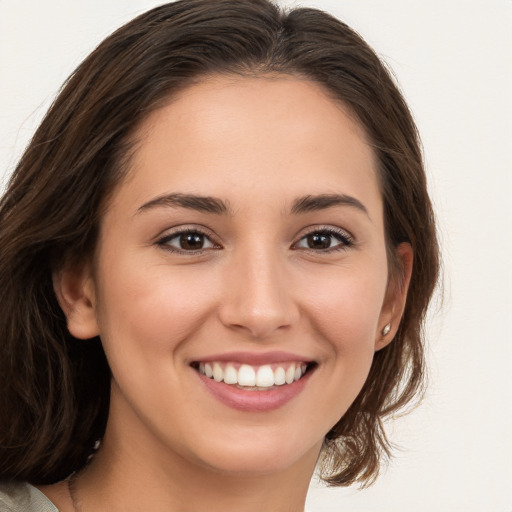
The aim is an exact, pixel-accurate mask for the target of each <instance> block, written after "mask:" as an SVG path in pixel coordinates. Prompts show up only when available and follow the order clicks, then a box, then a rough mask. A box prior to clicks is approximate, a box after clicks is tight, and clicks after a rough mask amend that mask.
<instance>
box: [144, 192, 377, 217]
mask: <svg viewBox="0 0 512 512" xmlns="http://www.w3.org/2000/svg"><path fill="white" fill-rule="evenodd" d="M162 206H163V207H171V208H186V209H190V210H196V211H199V212H204V213H213V214H215V215H232V212H231V210H230V208H229V205H228V203H227V202H225V201H223V200H222V199H219V198H217V197H212V196H198V195H195V194H182V193H172V194H165V195H161V196H158V197H156V198H155V199H152V200H151V201H148V202H147V203H144V204H143V205H142V206H141V207H140V208H139V209H138V210H137V213H141V212H144V211H146V210H150V209H152V208H158V207H162ZM336 206H349V207H352V208H356V209H357V210H360V211H361V212H363V213H365V214H366V215H368V217H369V214H368V210H367V209H366V207H365V206H364V204H363V203H361V201H359V200H358V199H356V198H355V197H352V196H349V195H346V194H318V195H307V196H303V197H299V198H297V199H295V201H294V202H293V204H292V208H291V213H292V214H294V215H297V214H301V213H307V212H313V211H320V210H325V209H328V208H334V207H336Z"/></svg>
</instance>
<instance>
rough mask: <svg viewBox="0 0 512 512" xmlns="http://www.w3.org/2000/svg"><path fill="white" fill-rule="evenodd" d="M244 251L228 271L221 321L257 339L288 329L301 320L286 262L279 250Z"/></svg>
mask: <svg viewBox="0 0 512 512" xmlns="http://www.w3.org/2000/svg"><path fill="white" fill-rule="evenodd" d="M248 252H250V251H244V253H243V254H239V255H238V256H237V257H234V258H233V260H234V261H232V262H231V263H230V265H229V268H226V275H225V282H224V284H223V287H224V293H223V294H222V295H223V300H222V303H221V305H220V308H219V318H220V320H221V322H222V323H223V324H224V325H225V326H226V327H228V328H230V329H236V330H239V331H241V332H244V333H246V334H248V335H250V336H251V337H252V338H254V339H260V340H261V339H265V338H269V337H271V336H272V335H274V334H276V333H277V332H280V331H283V330H286V329H289V328H290V327H291V326H292V325H294V324H295V323H296V322H297V320H298V318H299V308H298V305H297V303H296V301H295V300H294V294H293V291H292V289H293V287H292V283H291V279H290V278H289V272H287V268H286V259H285V257H284V256H282V255H279V254H277V253H278V251H258V252H250V253H248Z"/></svg>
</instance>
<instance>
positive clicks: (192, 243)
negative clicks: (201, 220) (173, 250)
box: [179, 233, 205, 251]
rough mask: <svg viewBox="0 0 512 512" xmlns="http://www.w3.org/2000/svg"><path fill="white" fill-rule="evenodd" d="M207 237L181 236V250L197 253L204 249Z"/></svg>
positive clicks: (192, 234) (198, 234) (186, 234)
mask: <svg viewBox="0 0 512 512" xmlns="http://www.w3.org/2000/svg"><path fill="white" fill-rule="evenodd" d="M204 239H205V236H204V235H202V234H201V233H185V234H183V235H180V236H179V242H180V249H183V250H185V251H197V250H199V249H202V248H203V245H204Z"/></svg>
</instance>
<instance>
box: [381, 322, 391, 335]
mask: <svg viewBox="0 0 512 512" xmlns="http://www.w3.org/2000/svg"><path fill="white" fill-rule="evenodd" d="M389 331H391V323H389V324H386V325H385V326H384V327H383V328H382V336H386V335H387V334H389Z"/></svg>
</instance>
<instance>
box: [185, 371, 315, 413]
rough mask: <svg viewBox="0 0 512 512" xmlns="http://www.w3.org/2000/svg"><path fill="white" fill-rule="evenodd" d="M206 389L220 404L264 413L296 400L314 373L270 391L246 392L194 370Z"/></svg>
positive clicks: (308, 373)
mask: <svg viewBox="0 0 512 512" xmlns="http://www.w3.org/2000/svg"><path fill="white" fill-rule="evenodd" d="M194 371H195V372H196V374H197V376H198V377H199V378H200V379H201V382H202V383H203V384H204V386H205V387H206V389H207V390H208V391H209V392H210V393H211V394H212V395H213V396H214V397H215V398H216V399H217V400H219V401H220V402H222V403H223V404H224V405H227V406H228V407H231V408H233V409H238V410H240V411H246V412H264V411H271V410H273V409H278V408H279V407H282V406H283V405H285V404H286V403H288V402H289V401H290V400H292V399H293V398H295V397H296V396H297V395H298V394H299V393H300V392H301V391H302V390H303V389H304V386H305V385H306V384H307V382H308V380H309V377H310V376H311V374H312V373H313V372H312V371H308V372H307V373H306V375H304V376H303V377H302V378H300V379H299V380H297V381H295V382H293V383H292V384H284V385H282V386H276V387H274V388H272V389H269V390H268V391H246V390H243V389H240V388H237V387H235V386H233V385H230V384H225V383H224V382H217V381H216V380H214V379H210V378H208V377H206V376H205V375H202V374H201V373H199V372H197V371H196V370H194Z"/></svg>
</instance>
